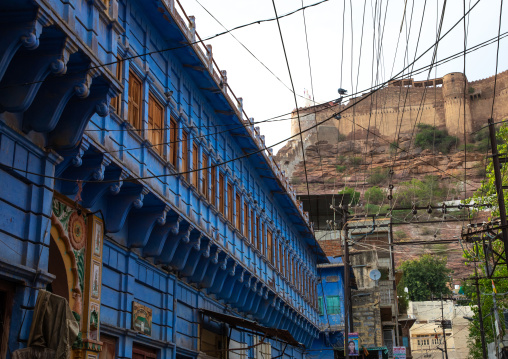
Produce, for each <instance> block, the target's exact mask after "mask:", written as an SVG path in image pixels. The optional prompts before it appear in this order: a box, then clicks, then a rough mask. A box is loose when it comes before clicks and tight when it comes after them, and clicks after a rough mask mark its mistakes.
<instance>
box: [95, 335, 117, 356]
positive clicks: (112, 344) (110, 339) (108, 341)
mask: <svg viewBox="0 0 508 359" xmlns="http://www.w3.org/2000/svg"><path fill="white" fill-rule="evenodd" d="M101 342H103V345H102V350H101V351H100V353H99V359H115V358H116V351H117V345H118V338H117V337H114V336H112V335H108V334H104V333H101ZM108 348H113V356H108V354H109V352H108Z"/></svg>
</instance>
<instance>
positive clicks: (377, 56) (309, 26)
mask: <svg viewBox="0 0 508 359" xmlns="http://www.w3.org/2000/svg"><path fill="white" fill-rule="evenodd" d="M322 1H323V0H275V7H276V11H277V14H278V15H279V16H281V15H284V14H287V13H289V12H292V11H294V10H297V9H299V8H301V7H303V6H308V5H312V4H317V5H315V6H312V7H309V8H306V9H305V10H304V11H298V12H296V13H294V14H292V15H289V16H287V17H284V18H282V19H280V21H279V22H280V28H281V32H282V38H283V41H284V46H285V49H286V54H287V62H288V64H289V70H290V72H289V71H288V66H287V64H286V58H285V55H284V51H283V46H282V41H281V36H280V33H279V28H278V25H277V21H271V22H264V23H261V24H257V23H256V24H254V25H251V26H247V27H244V28H242V29H239V30H235V31H232V32H231V33H230V34H225V35H222V36H219V37H217V38H215V39H211V40H209V41H205V43H206V44H211V45H212V46H213V56H214V59H215V61H216V62H217V64H218V66H219V68H220V69H221V70H227V77H228V83H229V85H230V86H231V88H232V89H233V91H234V93H235V94H236V96H237V97H242V98H243V106H244V109H245V112H246V113H247V115H248V116H249V117H253V118H254V120H255V121H256V122H257V121H264V120H267V119H271V118H274V117H276V116H282V117H280V119H284V118H289V117H290V115H289V113H290V112H291V111H292V110H293V109H294V108H295V107H296V105H295V96H294V95H293V92H292V91H291V88H292V84H291V83H293V86H294V89H295V93H296V94H297V96H296V101H297V103H298V106H305V105H306V104H308V103H309V101H308V100H306V99H305V97H306V94H308V95H307V96H309V97H310V98H313V99H314V100H315V101H316V102H318V103H322V102H327V101H330V100H334V99H336V98H338V97H339V95H338V93H337V90H338V89H339V88H344V89H346V90H347V91H348V94H353V93H365V92H367V89H369V88H370V87H371V86H374V85H377V84H380V83H383V82H386V81H388V80H389V79H390V78H391V77H392V76H395V75H397V74H399V73H401V71H402V70H403V69H404V68H405V67H407V66H408V64H412V63H413V62H414V60H415V58H418V57H420V55H421V54H423V53H424V52H425V51H426V50H428V49H429V48H430V51H428V52H427V53H426V54H425V55H423V56H421V57H420V58H419V59H418V60H417V61H416V62H415V64H414V68H413V69H414V70H416V69H419V68H422V67H423V66H426V65H428V64H430V63H431V61H432V58H433V54H434V50H435V48H434V47H432V46H433V45H434V43H435V42H436V39H437V31H438V29H439V24H440V22H441V19H442V20H443V21H442V26H441V35H444V34H445V33H446V32H447V31H448V30H449V29H450V28H451V27H452V26H453V25H454V24H455V23H456V22H457V21H459V20H460V19H461V17H462V16H463V12H464V3H465V7H466V11H468V10H469V8H470V7H473V5H475V4H477V5H476V6H475V7H474V8H473V9H472V10H471V12H470V14H469V15H468V16H467V19H466V24H465V25H466V34H467V35H466V39H467V47H468V48H469V47H472V46H474V45H477V44H479V43H481V42H483V41H486V40H488V39H491V38H494V37H496V36H497V34H498V29H499V19H500V5H501V0H479V1H478V0H462V1H461V0H447V1H446V6H445V8H444V15H443V4H444V1H445V0H391V1H388V0H349V1H347V0H325V1H324V2H322ZM180 2H181V4H182V6H183V7H184V9H185V12H186V13H187V15H194V16H195V17H196V30H197V32H198V34H199V35H200V36H201V38H202V39H205V38H208V37H210V36H213V35H215V34H217V33H220V32H223V31H224V30H225V28H226V29H232V28H234V27H237V26H240V25H243V24H246V23H250V22H253V21H258V20H265V19H273V18H274V17H275V10H274V6H273V3H272V1H271V0H256V1H252V0H250V1H247V0H181V1H180ZM212 15H213V17H212ZM214 17H215V19H214ZM217 20H218V21H217ZM219 22H220V24H219ZM221 24H222V25H221ZM507 31H508V6H506V5H505V6H504V9H503V12H502V17H501V34H502V33H504V32H507ZM231 34H232V35H234V37H236V39H235V38H234V37H233V36H232V35H231ZM464 38H465V36H464V23H463V22H461V23H459V24H458V25H457V26H456V27H455V29H453V30H452V31H451V32H450V33H449V34H448V35H446V37H444V38H443V39H442V40H441V41H440V42H439V44H438V47H437V53H436V60H440V59H443V58H446V57H448V56H450V55H453V54H456V53H459V52H462V51H463V50H464ZM496 51H497V42H495V43H494V44H492V45H489V46H486V47H483V48H481V49H480V50H477V51H475V52H472V53H470V54H467V55H466V57H465V67H466V75H467V77H468V80H469V81H474V80H479V79H482V78H486V77H490V76H492V75H494V74H495V71H496ZM309 59H310V62H309ZM507 59H508V38H505V39H501V41H500V48H499V65H498V72H502V71H505V70H507V69H508V61H507ZM463 71H464V57H463V56H460V57H459V58H457V59H455V60H453V61H449V62H447V63H445V64H442V65H439V66H435V67H434V68H432V70H431V72H430V74H429V71H428V70H427V71H424V72H422V73H420V74H416V75H414V76H410V77H413V78H414V79H415V80H425V79H427V77H429V78H435V77H442V76H443V75H445V74H447V73H450V72H463ZM407 72H408V70H406V73H407ZM290 73H291V78H290ZM291 79H292V81H291ZM283 115H285V116H283ZM259 126H260V127H261V133H262V134H263V135H264V136H265V143H266V145H267V146H271V145H274V144H276V143H278V142H282V143H281V144H278V145H276V146H274V153H276V152H277V150H278V149H280V148H281V147H282V146H283V144H284V142H283V141H285V140H286V139H287V138H288V137H289V136H290V121H289V120H282V121H274V122H269V123H263V124H259Z"/></svg>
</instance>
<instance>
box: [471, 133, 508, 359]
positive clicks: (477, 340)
mask: <svg viewBox="0 0 508 359" xmlns="http://www.w3.org/2000/svg"><path fill="white" fill-rule="evenodd" d="M484 132H485V131H484ZM485 137H486V135H485V134H482V138H479V139H478V140H479V141H484V140H485ZM496 138H497V140H498V153H507V151H508V126H507V125H503V126H501V127H500V128H499V129H498V131H497V133H496ZM501 176H502V182H503V187H504V186H506V185H508V173H507V170H506V167H505V166H503V168H502V170H501ZM494 181H495V176H494V168H493V166H492V160H489V162H488V164H487V170H486V179H484V180H483V181H482V185H481V187H480V188H479V189H478V190H477V191H476V192H475V193H474V194H473V197H472V198H471V199H470V201H471V202H474V203H481V204H491V205H492V212H491V215H492V218H495V217H498V216H499V204H498V201H497V196H496V188H495V185H494ZM504 197H505V202H506V199H508V191H507V190H504ZM506 205H508V203H506ZM489 219H491V218H489ZM493 247H494V248H493V249H494V250H495V251H496V252H497V253H504V245H503V242H502V241H501V240H496V241H494V242H493ZM464 258H465V260H466V265H470V266H473V265H474V264H475V263H474V262H476V264H477V265H478V276H479V277H483V278H485V277H486V273H485V267H484V265H483V263H484V262H485V253H484V251H483V247H482V245H481V244H479V243H476V244H475V245H473V246H472V248H471V249H469V250H467V251H465V253H464ZM472 272H473V270H472ZM472 276H473V275H472ZM507 276H508V269H507V267H506V263H505V262H504V261H503V260H500V262H499V264H498V265H497V266H496V268H495V271H494V273H493V275H492V277H494V278H495V277H500V278H506V277H507ZM478 284H479V292H480V303H481V309H482V314H483V317H484V320H483V322H484V323H483V324H484V333H485V338H486V342H487V343H491V342H493V341H494V329H493V318H494V316H493V315H492V311H493V296H492V292H493V291H492V281H491V280H489V279H480V280H479V281H478ZM494 284H495V286H496V290H497V292H498V293H506V292H508V281H507V280H506V279H494ZM463 291H464V294H465V295H466V296H467V297H468V298H469V299H470V306H471V309H472V310H473V312H474V316H473V320H472V321H471V323H470V324H469V342H468V345H469V358H474V359H476V358H482V349H481V333H480V325H479V309H478V306H477V304H478V298H477V295H476V288H475V282H474V281H473V280H467V281H465V282H464V290H463ZM497 307H498V311H499V316H500V317H501V318H502V309H503V308H508V298H507V296H506V295H503V296H497ZM489 314H490V315H489ZM501 324H503V321H501ZM505 329H506V328H505Z"/></svg>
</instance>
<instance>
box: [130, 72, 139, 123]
mask: <svg viewBox="0 0 508 359" xmlns="http://www.w3.org/2000/svg"><path fill="white" fill-rule="evenodd" d="M141 101H142V83H141V80H140V79H139V78H138V77H137V76H136V75H134V73H133V72H132V71H129V115H128V119H129V123H130V124H131V125H132V126H134V128H136V129H138V130H141V129H142V124H141Z"/></svg>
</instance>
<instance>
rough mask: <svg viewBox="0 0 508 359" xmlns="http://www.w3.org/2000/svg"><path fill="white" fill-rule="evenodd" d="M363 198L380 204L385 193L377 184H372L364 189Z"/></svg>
mask: <svg viewBox="0 0 508 359" xmlns="http://www.w3.org/2000/svg"><path fill="white" fill-rule="evenodd" d="M364 198H365V202H366V203H373V204H381V203H382V202H383V201H384V199H385V198H386V193H385V191H383V190H382V189H381V188H379V187H378V186H373V187H371V188H369V189H368V190H366V191H365V194H364Z"/></svg>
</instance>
